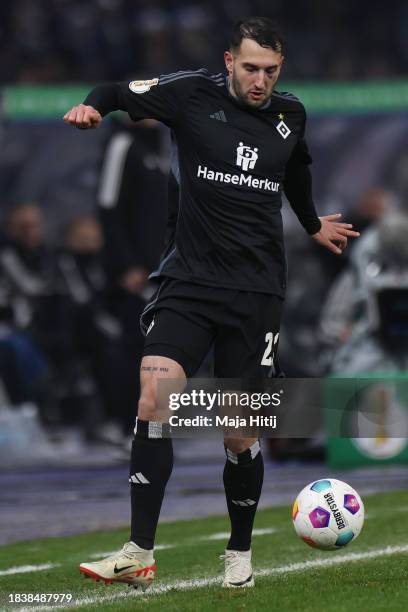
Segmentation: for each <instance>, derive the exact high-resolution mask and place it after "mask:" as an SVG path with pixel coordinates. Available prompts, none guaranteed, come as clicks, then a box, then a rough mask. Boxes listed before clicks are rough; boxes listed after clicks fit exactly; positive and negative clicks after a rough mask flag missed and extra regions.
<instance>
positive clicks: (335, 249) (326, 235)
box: [312, 213, 360, 255]
mask: <svg viewBox="0 0 408 612" xmlns="http://www.w3.org/2000/svg"><path fill="white" fill-rule="evenodd" d="M319 219H320V222H321V224H322V227H321V228H320V230H319V231H318V232H317V233H316V234H313V236H312V238H313V239H314V240H315V241H316V242H318V243H319V244H321V245H322V246H324V247H326V249H329V251H331V252H332V253H335V254H336V255H341V254H342V252H343V251H344V249H345V248H346V247H347V239H348V238H358V236H359V235H360V233H359V232H355V231H353V230H352V227H353V226H352V225H351V223H339V220H340V219H341V213H337V214H335V215H326V216H325V217H319Z"/></svg>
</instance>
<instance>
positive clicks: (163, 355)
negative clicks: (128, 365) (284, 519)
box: [64, 17, 358, 588]
mask: <svg viewBox="0 0 408 612" xmlns="http://www.w3.org/2000/svg"><path fill="white" fill-rule="evenodd" d="M283 44H284V43H283V39H282V36H281V35H280V34H279V32H278V31H277V29H276V26H275V24H274V23H273V22H272V21H270V20H269V19H267V18H263V17H253V18H249V19H247V20H245V21H241V22H239V23H237V24H236V25H235V26H234V28H233V31H232V37H231V43H230V47H229V50H228V51H226V52H225V56H224V57H225V65H226V69H227V73H228V75H227V76H224V75H223V74H216V75H210V74H209V73H208V71H207V70H205V69H200V70H187V71H180V72H176V73H174V74H167V75H162V76H160V77H158V78H154V79H151V80H146V81H132V82H131V83H119V84H111V85H101V86H98V87H96V88H95V89H93V90H92V91H91V92H90V94H89V95H88V96H87V98H86V99H85V101H84V103H83V104H79V105H78V106H75V107H74V108H72V109H71V110H70V111H68V112H67V113H66V115H65V116H64V120H65V121H66V122H67V123H69V124H70V125H73V126H76V127H77V128H81V129H84V128H95V127H97V126H98V125H99V124H100V123H101V121H102V117H104V116H105V115H106V114H108V113H110V112H111V111H115V110H118V109H121V110H124V111H127V112H128V113H129V115H130V117H131V118H132V119H134V120H135V121H137V120H139V119H142V118H154V119H158V120H160V121H162V122H163V123H165V124H166V125H168V126H169V127H170V128H171V129H172V131H173V135H174V138H175V142H176V145H177V151H178V165H179V191H180V203H179V215H178V222H177V229H176V235H175V240H174V246H173V248H171V249H170V250H169V251H168V253H167V255H166V257H165V258H163V260H162V262H161V264H160V267H159V269H158V271H157V272H156V273H155V274H156V276H159V277H160V279H161V285H160V288H159V290H158V293H157V295H156V297H155V299H154V301H153V302H152V303H151V304H150V305H148V306H147V307H146V309H145V312H144V316H143V317H142V325H143V326H144V328H145V330H146V331H147V332H148V333H147V336H146V342H145V348H144V357H143V361H142V365H141V395H140V400H139V406H138V415H137V420H136V427H135V437H134V441H133V446H132V453H131V461H130V483H131V507H132V518H131V539H130V541H129V542H128V543H126V544H125V545H124V547H123V549H122V550H121V551H120V552H118V553H117V554H115V555H112V556H110V557H108V558H107V559H104V560H102V561H98V562H95V563H83V564H81V566H80V569H81V571H82V572H84V573H85V574H88V575H91V576H92V577H93V578H94V579H102V580H104V581H105V582H108V583H109V582H127V583H131V584H133V585H134V586H136V587H137V586H141V587H142V588H145V587H146V586H147V585H148V584H149V583H150V582H151V580H152V579H153V577H154V572H155V564H154V559H153V547H154V538H155V532H156V527H157V523H158V520H159V514H160V508H161V504H162V500H163V496H164V490H165V487H166V484H167V481H168V479H169V477H170V474H171V471H172V465H173V454H172V442H171V439H170V438H169V437H166V436H165V435H164V434H165V427H166V425H165V424H163V423H162V422H160V420H159V418H158V394H157V382H158V380H159V379H163V378H169V379H173V380H174V379H178V380H179V381H180V386H182V385H183V384H184V382H185V380H186V377H190V376H192V375H193V374H194V373H195V372H196V371H197V369H198V368H199V366H200V364H201V362H202V360H203V358H204V357H205V356H206V355H207V353H208V350H209V348H210V347H211V346H212V345H213V346H214V359H215V362H214V363H215V375H216V376H217V377H220V378H244V377H245V378H251V377H258V378H259V377H264V378H267V377H271V376H272V375H273V363H274V355H275V352H276V349H277V344H278V343H277V339H278V334H279V326H280V320H281V311H282V304H283V298H284V294H285V284H286V269H285V255H284V245H283V235H282V219H281V212H280V209H281V194H282V191H284V192H285V194H286V196H287V198H288V200H289V202H290V204H291V206H292V208H293V210H294V211H295V213H296V215H297V216H298V218H299V221H300V223H301V224H302V226H303V227H304V229H305V230H306V232H307V233H308V234H310V236H311V237H312V238H313V240H315V241H316V242H318V243H320V244H321V245H323V246H325V247H327V248H328V249H329V250H331V251H333V252H334V253H337V254H341V252H342V250H343V249H344V248H345V246H346V244H347V238H348V237H354V236H357V235H358V234H357V232H354V231H353V230H352V229H351V225H348V224H345V223H340V222H339V218H340V217H341V215H340V214H334V215H328V216H325V217H320V218H319V217H318V216H317V214H316V211H315V207H314V204H313V200H312V189H311V174H310V171H309V167H308V166H309V164H310V163H311V157H310V155H309V152H308V148H307V144H306V141H305V122H306V115H305V109H304V107H303V105H302V103H301V102H300V100H298V98H297V97H296V96H294V95H292V94H290V93H278V92H277V91H275V89H274V88H275V84H276V81H277V80H278V77H279V74H280V71H281V68H282V63H283V50H284V49H283ZM135 189H137V185H135ZM224 442H225V448H226V455H227V458H226V464H225V469H224V486H225V493H226V499H227V506H228V512H229V516H230V521H231V537H230V539H229V542H228V545H227V549H226V552H225V556H224V559H225V577H224V582H223V585H224V586H226V587H248V586H253V584H254V580H253V574H252V566H251V533H252V526H253V522H254V518H255V513H256V509H257V505H258V501H259V498H260V494H261V488H262V482H263V470H264V468H263V460H262V455H261V451H260V446H259V441H258V440H257V439H256V438H244V437H241V438H240V437H239V436H237V437H236V438H232V437H228V438H226V439H225V440H224Z"/></svg>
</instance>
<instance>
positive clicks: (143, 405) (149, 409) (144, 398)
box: [137, 393, 158, 421]
mask: <svg viewBox="0 0 408 612" xmlns="http://www.w3.org/2000/svg"><path fill="white" fill-rule="evenodd" d="M137 416H138V418H139V419H141V420H142V421H156V420H158V405H157V398H156V395H155V394H154V393H144V394H142V395H141V396H140V399H139V404H138V411H137Z"/></svg>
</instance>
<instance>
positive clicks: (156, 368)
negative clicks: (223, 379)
mask: <svg viewBox="0 0 408 612" xmlns="http://www.w3.org/2000/svg"><path fill="white" fill-rule="evenodd" d="M140 379H141V381H140V382H141V394H140V400H139V407H138V417H137V419H136V426H135V431H134V433H135V437H134V440H133V443H132V452H131V460H130V476H129V482H130V487H131V538H130V541H129V542H127V543H126V544H125V545H124V547H123V548H122V550H121V551H119V552H118V553H116V554H114V555H111V556H109V557H107V558H106V559H103V560H102V561H96V562H93V563H82V564H81V565H80V570H81V572H83V573H84V574H85V575H87V576H91V577H92V578H94V579H95V580H103V581H104V582H105V583H106V584H110V583H112V582H124V583H127V584H131V585H132V586H134V587H135V588H138V587H141V588H142V589H144V588H147V587H148V586H149V584H150V583H151V582H152V580H153V579H154V574H155V570H156V566H155V562H154V558H153V546H154V538H155V534H156V529H157V524H158V520H159V515H160V509H161V505H162V501H163V496H164V491H165V487H166V484H167V482H168V479H169V477H170V474H171V471H172V468H173V448H172V441H171V438H170V437H169V436H168V432H166V427H168V426H167V424H166V423H165V422H163V419H166V417H167V408H168V407H166V406H162V405H161V404H162V399H161V397H160V381H163V380H165V379H171V380H172V388H173V387H174V388H176V387H175V386H174V385H177V388H178V390H179V391H181V390H182V389H183V388H184V386H185V382H186V376H185V373H184V370H183V368H182V366H181V365H180V364H178V363H177V362H176V361H174V360H173V359H169V358H168V357H162V356H154V355H149V356H145V357H144V358H143V360H142V364H141V374H140ZM173 381H174V382H173ZM166 434H167V435H166Z"/></svg>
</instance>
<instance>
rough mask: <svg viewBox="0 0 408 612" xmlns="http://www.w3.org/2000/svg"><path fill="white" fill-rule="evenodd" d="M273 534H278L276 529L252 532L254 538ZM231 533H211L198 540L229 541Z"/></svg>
mask: <svg viewBox="0 0 408 612" xmlns="http://www.w3.org/2000/svg"><path fill="white" fill-rule="evenodd" d="M271 533H276V529H254V530H253V532H252V535H253V536H262V535H270V534H271ZM230 535H231V534H230V532H229V531H220V532H219V533H211V534H210V535H207V536H202V537H200V538H198V539H199V540H201V541H208V540H228V539H229V537H230Z"/></svg>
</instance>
